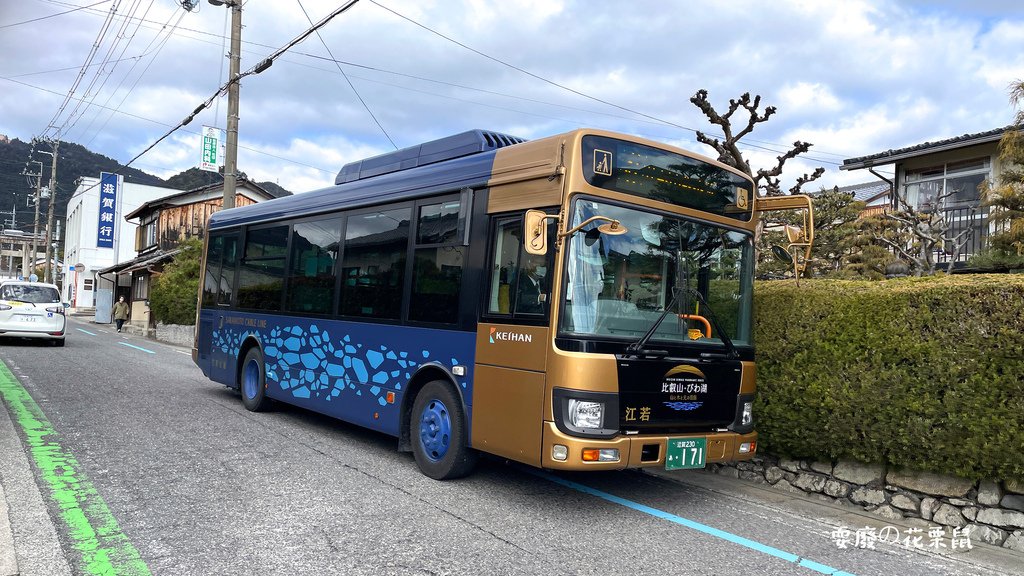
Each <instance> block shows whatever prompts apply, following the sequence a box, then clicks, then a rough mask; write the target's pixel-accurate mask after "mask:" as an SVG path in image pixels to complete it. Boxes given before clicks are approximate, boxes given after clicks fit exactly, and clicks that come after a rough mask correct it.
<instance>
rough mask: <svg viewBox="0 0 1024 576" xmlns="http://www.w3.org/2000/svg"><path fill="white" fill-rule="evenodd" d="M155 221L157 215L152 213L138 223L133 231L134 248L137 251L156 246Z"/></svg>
mask: <svg viewBox="0 0 1024 576" xmlns="http://www.w3.org/2000/svg"><path fill="white" fill-rule="evenodd" d="M156 221H157V217H156V216H155V215H154V216H152V217H151V218H149V220H147V221H145V222H142V223H141V224H139V227H138V228H137V229H136V232H135V234H136V236H135V250H136V251H137V252H141V251H143V250H145V249H146V248H150V247H152V246H156Z"/></svg>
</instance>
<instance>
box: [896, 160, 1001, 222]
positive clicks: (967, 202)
mask: <svg viewBox="0 0 1024 576" xmlns="http://www.w3.org/2000/svg"><path fill="white" fill-rule="evenodd" d="M991 171H992V167H991V163H990V162H989V159H988V158H980V159H974V160H964V161H960V162H950V163H947V164H941V165H938V166H932V167H929V168H922V169H917V170H908V171H907V173H906V176H905V181H906V184H905V185H904V191H905V195H906V198H907V201H908V202H909V203H910V204H911V205H912V206H916V207H917V209H918V210H921V211H922V212H930V211H932V210H950V209H956V208H966V207H970V206H974V205H976V204H977V203H978V201H979V200H980V198H981V192H980V186H981V184H982V183H983V182H984V181H985V180H986V179H988V178H989V177H990V176H991Z"/></svg>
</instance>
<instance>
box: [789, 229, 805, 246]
mask: <svg viewBox="0 0 1024 576" xmlns="http://www.w3.org/2000/svg"><path fill="white" fill-rule="evenodd" d="M786 238H787V239H789V243H790V244H798V243H800V242H803V241H804V229H803V228H801V227H799V226H792V225H787V226H786Z"/></svg>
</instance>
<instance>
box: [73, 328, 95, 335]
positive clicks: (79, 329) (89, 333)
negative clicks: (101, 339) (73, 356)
mask: <svg viewBox="0 0 1024 576" xmlns="http://www.w3.org/2000/svg"><path fill="white" fill-rule="evenodd" d="M75 330H78V331H79V332H85V333H86V334H88V335H89V336H95V335H96V333H95V332H89V331H88V330H82V329H81V328H75Z"/></svg>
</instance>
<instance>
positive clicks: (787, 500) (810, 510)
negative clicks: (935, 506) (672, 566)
mask: <svg viewBox="0 0 1024 576" xmlns="http://www.w3.org/2000/svg"><path fill="white" fill-rule="evenodd" d="M642 471H643V472H644V473H645V474H649V475H651V476H655V477H658V478H662V479H665V480H668V481H669V482H675V483H678V484H682V485H685V486H690V487H697V488H703V489H705V490H709V491H711V492H716V493H719V494H727V495H731V496H736V497H740V498H743V497H750V498H755V499H757V500H758V501H759V502H761V503H762V504H768V505H772V504H777V505H778V508H779V509H785V510H788V511H790V512H793V511H796V512H799V513H800V514H801V515H804V516H806V517H809V518H815V519H817V520H819V521H822V522H825V523H830V524H834V525H835V526H837V527H838V526H844V525H845V526H846V527H848V528H851V529H852V530H856V529H858V528H862V527H866V526H869V527H873V528H876V529H880V528H882V527H884V526H896V527H899V528H925V527H927V526H929V525H933V524H932V523H930V522H927V521H925V520H921V519H920V518H904V519H902V520H890V519H888V518H883V517H882V516H879V515H877V514H872V513H871V512H868V511H867V510H864V509H862V508H859V507H853V506H852V505H851V506H846V505H841V504H836V503H834V502H825V501H823V500H820V499H817V498H814V497H813V496H810V495H807V494H804V493H795V492H786V491H782V490H779V489H776V488H773V487H771V486H766V485H763V484H755V483H753V482H749V481H747V480H741V479H738V478H729V477H727V476H722V475H719V474H714V473H711V472H707V471H703V470H687V471H674V472H670V471H666V470H661V469H657V468H644V469H642ZM972 544H973V546H974V548H973V549H972V550H969V551H965V552H948V551H943V552H938V553H935V552H931V551H927V550H917V552H918V553H920V554H925V555H934V556H941V557H944V558H947V559H953V560H956V561H958V562H962V563H964V564H968V565H973V566H979V567H982V568H985V569H988V570H994V571H997V572H1001V573H1003V574H1020V575H1024V568H1022V567H1024V553H1021V552H1016V551H1014V550H1010V549H1007V548H1003V547H1001V546H992V545H990V544H985V543H984V542H978V541H974V542H973V543H972Z"/></svg>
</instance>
